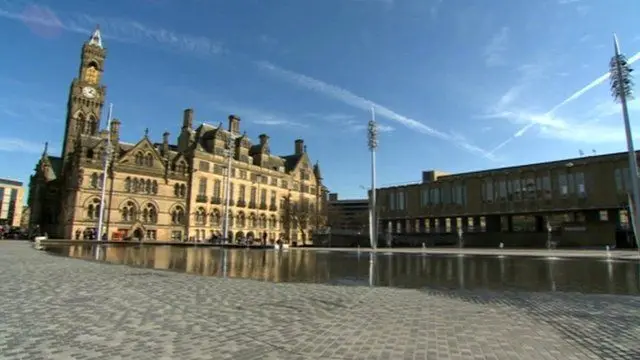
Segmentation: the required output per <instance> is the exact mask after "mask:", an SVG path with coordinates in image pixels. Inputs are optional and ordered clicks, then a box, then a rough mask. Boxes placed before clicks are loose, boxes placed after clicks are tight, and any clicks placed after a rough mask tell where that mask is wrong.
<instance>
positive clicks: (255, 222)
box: [249, 214, 258, 229]
mask: <svg viewBox="0 0 640 360" xmlns="http://www.w3.org/2000/svg"><path fill="white" fill-rule="evenodd" d="M249 226H250V227H251V228H252V229H255V228H256V227H258V219H256V214H251V215H250V216H249Z"/></svg>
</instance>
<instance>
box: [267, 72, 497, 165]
mask: <svg viewBox="0 0 640 360" xmlns="http://www.w3.org/2000/svg"><path fill="white" fill-rule="evenodd" d="M256 64H257V65H258V66H259V67H260V68H262V69H263V70H265V71H268V72H270V73H272V74H274V75H275V76H276V77H278V78H280V79H282V80H284V81H287V82H290V83H292V84H294V85H297V86H300V87H304V88H307V89H309V90H312V91H315V92H318V93H320V94H323V95H325V96H328V97H330V98H333V99H335V100H338V101H341V102H342V103H344V104H347V105H349V106H351V107H354V108H356V109H360V110H363V111H367V112H369V111H370V110H371V108H374V109H375V112H376V116H380V117H383V118H385V119H389V120H392V121H396V122H398V123H400V124H402V125H404V126H406V127H408V128H409V129H411V130H415V131H417V132H420V133H422V134H426V135H429V136H432V137H435V138H438V139H441V140H444V141H447V142H449V143H452V144H454V145H456V146H458V147H460V148H462V149H465V150H467V151H469V152H472V153H474V154H477V155H480V156H482V157H484V158H487V159H490V160H495V157H494V156H493V155H492V154H490V153H489V152H487V151H486V150H484V149H481V148H479V147H477V146H475V145H473V144H471V143H469V142H467V141H466V140H465V139H461V138H459V137H455V136H453V135H452V134H449V133H445V132H442V131H440V130H436V129H434V128H432V127H430V126H428V125H425V124H423V123H421V122H419V121H417V120H414V119H412V118H409V117H407V116H404V115H401V114H398V113H396V112H395V111H393V110H391V109H389V108H387V107H385V106H383V105H380V104H377V103H375V102H373V101H371V100H368V99H366V98H363V97H361V96H359V95H356V94H354V93H352V92H350V91H349V90H346V89H342V88H339V87H337V86H335V85H331V84H327V83H325V82H323V81H321V80H317V79H314V78H312V77H310V76H307V75H304V74H299V73H296V72H293V71H289V70H286V69H283V68H280V67H278V66H276V65H274V64H271V63H269V62H266V61H260V62H257V63H256Z"/></svg>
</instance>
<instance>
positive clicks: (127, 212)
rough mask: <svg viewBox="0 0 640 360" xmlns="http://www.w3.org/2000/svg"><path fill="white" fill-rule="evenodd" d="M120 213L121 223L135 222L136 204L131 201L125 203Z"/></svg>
mask: <svg viewBox="0 0 640 360" xmlns="http://www.w3.org/2000/svg"><path fill="white" fill-rule="evenodd" d="M120 211H121V213H122V221H124V222H132V221H135V220H136V217H137V209H136V204H134V203H133V201H127V203H126V204H125V205H124V206H123V207H122V209H121V210H120Z"/></svg>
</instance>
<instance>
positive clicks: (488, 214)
mask: <svg viewBox="0 0 640 360" xmlns="http://www.w3.org/2000/svg"><path fill="white" fill-rule="evenodd" d="M630 191H631V182H630V177H629V162H628V154H627V153H626V152H624V153H615V154H606V155H594V156H584V157H580V158H575V159H567V160H560V161H553V162H546V163H539V164H531V165H524V166H514V167H507V168H500V169H492V170H484V171H476V172H469V173H461V174H445V173H441V172H437V171H425V172H423V176H422V181H421V182H419V183H413V184H406V185H400V186H393V187H386V188H380V189H377V196H378V199H379V200H378V212H379V217H378V219H379V224H378V225H379V229H380V230H381V234H385V233H386V234H389V233H391V234H393V238H394V242H396V243H399V244H401V243H405V244H407V245H419V244H421V243H426V244H438V243H447V244H457V243H459V237H460V235H461V236H462V239H463V244H464V246H499V244H500V243H502V244H504V245H505V246H511V247H519V246H522V247H528V246H540V247H541V246H545V244H546V243H547V240H548V239H549V233H551V238H552V241H553V242H557V244H558V246H585V247H588V246H600V247H601V246H605V245H617V246H618V247H632V246H635V240H634V239H633V233H632V231H631V228H630V225H629V224H630V220H629V212H628V204H629V195H628V194H629V193H630ZM382 236H383V235H381V237H382ZM381 240H382V239H381Z"/></svg>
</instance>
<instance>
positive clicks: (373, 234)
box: [367, 107, 378, 249]
mask: <svg viewBox="0 0 640 360" xmlns="http://www.w3.org/2000/svg"><path fill="white" fill-rule="evenodd" d="M367 135H368V140H369V150H370V151H371V195H370V196H369V237H370V242H371V247H372V248H373V249H376V248H377V247H378V226H377V225H378V217H377V214H376V148H377V147H378V126H377V124H376V114H375V110H374V108H373V107H372V108H371V120H370V121H369V127H368V133H367Z"/></svg>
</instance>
